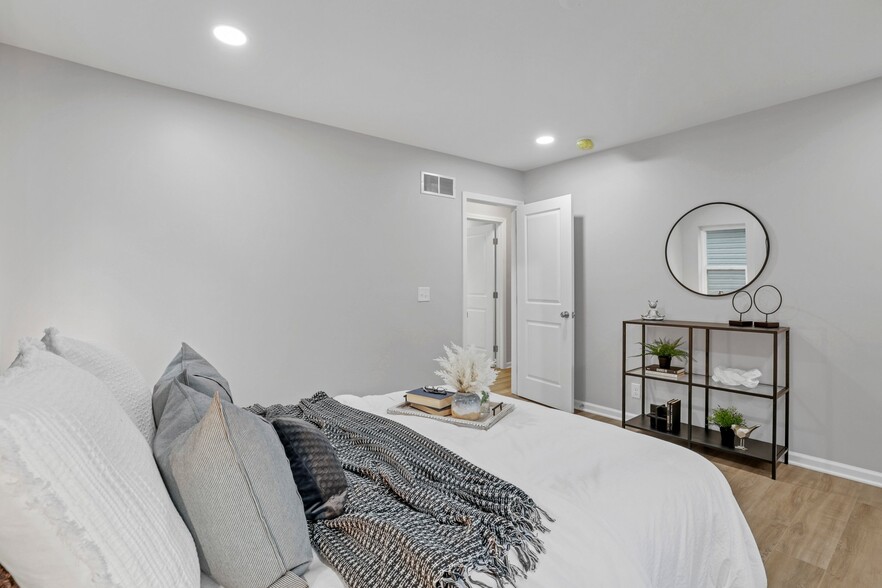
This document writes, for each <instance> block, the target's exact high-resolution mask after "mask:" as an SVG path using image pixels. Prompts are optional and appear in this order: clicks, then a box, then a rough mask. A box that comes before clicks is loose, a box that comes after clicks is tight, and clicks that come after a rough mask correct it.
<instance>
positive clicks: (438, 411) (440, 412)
mask: <svg viewBox="0 0 882 588" xmlns="http://www.w3.org/2000/svg"><path fill="white" fill-rule="evenodd" d="M407 405H408V406H410V407H412V408H415V409H417V410H421V411H423V412H424V413H426V414H433V415H435V416H450V415H451V414H452V413H453V411H452V410H451V408H450V407H449V406H448V407H447V408H432V407H431V406H425V405H423V404H414V403H412V402H408V403H407Z"/></svg>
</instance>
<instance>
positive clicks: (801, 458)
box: [575, 400, 882, 488]
mask: <svg viewBox="0 0 882 588" xmlns="http://www.w3.org/2000/svg"><path fill="white" fill-rule="evenodd" d="M575 405H576V408H578V409H579V410H584V411H585V412H590V413H591V414H597V415H600V416H604V417H607V418H610V419H615V420H617V421H620V420H621V419H622V411H621V410H620V409H616V408H609V407H607V406H601V405H600V404H594V403H592V402H585V401H584V400H576V401H575ZM635 416H637V414H636V413H626V417H627V418H629V419H631V418H634V417H635ZM790 465H793V466H797V467H800V468H805V469H807V470H814V471H816V472H821V473H822V474H830V475H831V476H837V477H839V478H845V479H846V480H852V481H854V482H860V483H862V484H868V485H870V486H878V487H880V488H882V472H875V471H873V470H868V469H864V468H859V467H857V466H852V465H848V464H846V463H840V462H837V461H831V460H829V459H824V458H821V457H814V456H813V455H806V454H804V453H795V452H793V451H791V452H790Z"/></svg>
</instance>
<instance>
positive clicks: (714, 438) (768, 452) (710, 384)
mask: <svg viewBox="0 0 882 588" xmlns="http://www.w3.org/2000/svg"><path fill="white" fill-rule="evenodd" d="M629 325H639V326H640V334H641V338H640V341H641V342H642V343H646V327H662V328H679V329H686V330H687V331H688V336H687V345H688V351H689V356H690V357H693V354H692V352H693V350H694V345H693V344H694V341H695V335H696V331H701V332H703V333H704V365H705V368H706V369H707V371H710V369H709V366H710V349H711V346H710V335H711V333H712V332H714V331H734V332H737V333H748V334H752V335H757V334H759V335H766V336H769V337H771V339H772V340H771V343H772V347H771V349H772V383H771V384H760V385H759V386H757V387H756V388H753V389H750V388H745V387H744V386H726V385H723V384H718V383H716V382H714V381H713V380H712V379H711V377H710V375H708V374H696V373H693V371H692V369H691V367H692V366H691V365H690V366H689V369H687V372H686V374H684V375H682V376H679V377H678V378H676V379H674V378H665V377H662V376H657V375H654V374H652V373H647V372H646V356H642V357H641V360H640V361H641V364H640V367H639V368H634V369H628V326H629ZM782 341H783V344H784V362H783V363H784V365H783V369H782V366H780V365H779V364H780V361H779V358H778V356H779V345H780V344H781V342H782ZM782 372H783V380H784V381H783V383H782V382H781V378H780V376H781V375H782ZM629 378H639V379H640V382H641V383H640V388H641V391H642V393H641V394H640V414H639V415H638V416H636V417H634V418H631V419H628V418H627V404H628V396H627V388H628V380H629ZM647 380H655V381H660V382H668V383H672V384H679V385H683V386H686V387H687V393H688V400H687V402H686V408H687V412H686V414H687V415H688V416H687V423H686V425H687V426H686V427H681V428H680V431H681V432H680V433H679V434H672V433H661V432H659V431H656V430H654V429H652V428H651V427H650V419H649V416H648V415H647V414H646V381H647ZM695 388H698V389H700V390H704V423H703V426H695V425H693V424H692V393H693V389H695ZM711 391H721V392H729V393H733V394H741V395H744V396H752V397H755V398H765V399H768V400H769V401H770V402H771V404H772V442H771V443H767V442H765V441H758V440H755V439H752V440H750V442H749V444H748V449H747V451H741V450H737V449H731V448H728V447H723V445H722V443H721V441H720V434H719V432H718V431H715V430H711V429H710V426H709V425H708V424H707V418H708V414H709V413H708V410H709V406H710V394H711ZM782 399H783V401H784V417H783V420H784V444H783V445H779V444H778V420H779V414H778V413H779V407H778V403H779V401H780V400H782ZM622 427H623V428H632V429H639V430H641V431H649V432H651V433H653V434H655V435H656V436H657V437H659V438H662V439H666V440H669V441H679V442H685V444H686V445H687V447H689V448H690V449H691V448H692V447H693V446H694V445H695V446H701V447H712V448H714V449H718V450H720V451H725V452H730V453H733V454H736V455H742V456H747V457H752V458H755V459H759V460H762V461H766V462H769V463H771V464H772V479H773V480H774V479H775V478H776V477H777V470H778V462H779V461H781V460H782V459H783V461H784V463H787V462H788V461H789V453H790V328H789V327H778V328H774V329H764V328H757V327H732V326H729V325H728V324H726V323H706V322H694V321H669V320H664V321H646V320H642V319H634V320H627V321H622Z"/></svg>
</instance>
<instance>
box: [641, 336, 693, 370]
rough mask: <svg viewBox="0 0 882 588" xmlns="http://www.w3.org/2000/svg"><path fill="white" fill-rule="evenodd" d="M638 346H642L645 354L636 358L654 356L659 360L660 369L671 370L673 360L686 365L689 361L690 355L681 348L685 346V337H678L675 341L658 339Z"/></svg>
mask: <svg viewBox="0 0 882 588" xmlns="http://www.w3.org/2000/svg"><path fill="white" fill-rule="evenodd" d="M637 345H640V346H641V348H642V350H643V353H641V354H639V355H636V356H635V357H639V356H640V355H653V356H655V357H657V358H658V367H660V368H664V369H670V368H671V359H673V358H675V357H676V358H677V359H679V360H681V361H683V362H684V363H685V361H686V360H687V359H689V353H688V352H686V351H685V350H683V349H681V348H680V346H681V345H683V337H677V338H676V339H674V340H671V339H664V338H662V339H656V340H655V341H653V342H652V343H637Z"/></svg>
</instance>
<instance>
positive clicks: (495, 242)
mask: <svg viewBox="0 0 882 588" xmlns="http://www.w3.org/2000/svg"><path fill="white" fill-rule="evenodd" d="M493 244H494V245H499V239H497V238H496V237H493Z"/></svg>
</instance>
